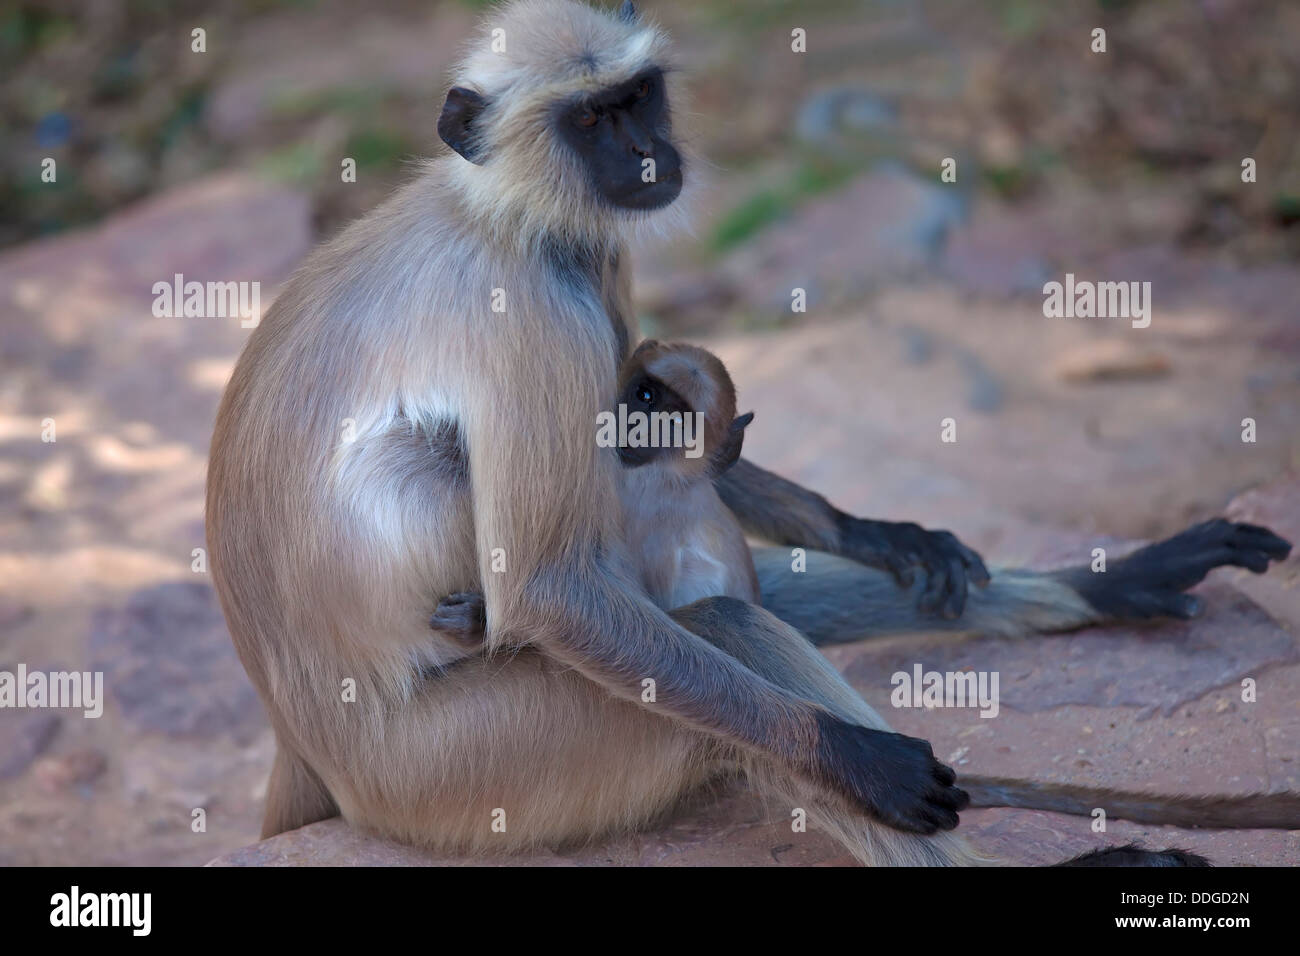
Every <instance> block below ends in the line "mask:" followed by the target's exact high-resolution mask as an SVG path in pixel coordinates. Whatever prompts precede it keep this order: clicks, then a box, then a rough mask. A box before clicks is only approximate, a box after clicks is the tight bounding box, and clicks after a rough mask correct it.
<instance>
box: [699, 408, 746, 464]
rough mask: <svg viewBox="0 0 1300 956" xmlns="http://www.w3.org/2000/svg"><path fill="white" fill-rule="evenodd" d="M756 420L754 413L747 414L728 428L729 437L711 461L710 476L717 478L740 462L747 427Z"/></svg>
mask: <svg viewBox="0 0 1300 956" xmlns="http://www.w3.org/2000/svg"><path fill="white" fill-rule="evenodd" d="M753 420H754V413H753V412H746V413H745V414H743V415H741V416H740V417H739V418H737V419H736V420H735V421H733V422H732V423H731V424H730V425H729V426H728V427H727V437H726V439H725V440H723V442H722V446H721V447H720V448H718V450H717V451H715V452H714V453H713V455H712V456H711V457H710V459H709V465H710V468H709V474H710V476H711V477H713V478H717V477H718V476H719V475H721V474H722V473H723V472H725V471H726V470H727V469H728V468H730V467H731V466H732V465H734V464H735V463H736V462H738V461H739V460H740V448H741V446H742V445H743V444H744V443H745V426H746V425H748V424H749V423H750V422H752V421H753Z"/></svg>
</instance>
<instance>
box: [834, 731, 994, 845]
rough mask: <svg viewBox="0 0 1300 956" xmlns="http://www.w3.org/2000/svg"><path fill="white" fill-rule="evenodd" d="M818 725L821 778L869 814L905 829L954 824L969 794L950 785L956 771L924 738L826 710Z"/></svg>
mask: <svg viewBox="0 0 1300 956" xmlns="http://www.w3.org/2000/svg"><path fill="white" fill-rule="evenodd" d="M818 728H819V730H820V732H821V739H820V741H819V747H818V751H819V754H820V757H821V761H822V768H823V773H822V776H823V779H826V780H827V782H828V783H830V784H831V785H832V787H833V788H834V789H836V790H838V791H839V792H840V793H841V794H843V795H844V796H846V797H847V798H848V799H849V800H850V801H851V802H852V803H853V804H854V805H855V806H857V807H859V808H860V809H861V810H862V811H863V812H864V813H866V814H867V815H868V816H870V817H872V818H873V819H876V820H879V821H880V822H881V823H884V824H886V825H887V826H891V827H894V828H895V829H897V830H905V831H907V832H910V833H923V834H930V833H934V832H935V831H936V830H951V829H952V828H953V827H955V826H957V823H958V817H957V813H958V811H959V810H962V809H964V808H965V807H966V806H968V805H969V803H970V797H969V796H968V795H967V794H966V792H965V791H964V790H961V789H959V788H958V787H956V786H954V783H955V781H956V774H955V773H953V771H952V768H951V767H946V766H944V765H943V764H941V763H940V762H939V761H938V760H936V759H935V757H934V750H933V748H932V747H931V746H930V744H929V742H927V741H925V740H921V739H919V738H916V737H906V736H904V735H903V734H896V733H891V732H889V731H883V730H872V729H870V728H867V727H861V726H858V725H857V724H850V723H848V722H846V721H843V720H840V719H839V718H837V717H833V716H831V715H830V714H826V715H824V718H823V719H819V720H818Z"/></svg>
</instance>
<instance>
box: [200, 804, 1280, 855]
mask: <svg viewBox="0 0 1300 956" xmlns="http://www.w3.org/2000/svg"><path fill="white" fill-rule="evenodd" d="M1090 823H1091V821H1090V820H1088V819H1087V818H1084V817H1076V816H1069V815H1066V814H1061V813H1043V812H1040V811H1029V810H1008V809H1002V808H994V809H987V810H970V811H967V812H966V813H964V814H963V815H962V831H963V833H964V834H965V835H966V837H967V839H969V840H970V841H971V843H972V844H973V845H974V846H975V848H976V849H977V850H978V851H979V852H980V853H982V854H984V855H986V856H987V857H989V858H991V859H994V860H997V861H1000V862H1002V863H1004V864H1010V865H1014V866H1041V865H1044V864H1049V863H1059V862H1061V861H1062V860H1066V859H1069V858H1071V857H1074V856H1078V855H1079V854H1081V853H1086V852H1088V851H1089V850H1095V849H1098V848H1100V847H1104V846H1115V845H1121V844H1125V843H1131V842H1136V843H1139V844H1142V845H1144V846H1147V847H1150V848H1167V847H1177V848H1179V849H1183V850H1191V851H1193V852H1196V853H1200V854H1202V855H1203V856H1206V857H1207V858H1209V859H1210V860H1211V861H1212V862H1214V863H1215V864H1216V865H1218V866H1288V865H1294V864H1295V863H1296V860H1297V859H1298V858H1300V833H1296V832H1290V833H1288V832H1283V831H1276V830H1185V829H1179V828H1177V827H1153V826H1142V825H1139V824H1133V823H1127V822H1124V821H1111V822H1110V823H1109V824H1108V826H1107V832H1106V833H1103V834H1098V833H1093V832H1092V830H1091V828H1090ZM208 865H209V866H853V865H854V861H853V859H852V858H851V857H848V856H847V855H846V854H844V852H843V851H842V850H841V849H840V847H839V846H838V845H837V844H835V843H834V841H832V840H831V839H830V838H829V837H828V836H826V835H825V834H821V833H817V832H815V831H809V832H806V833H792V832H790V826H789V824H788V823H786V822H782V821H775V822H774V821H772V820H771V818H770V817H768V818H767V820H764V818H763V816H762V815H761V807H759V806H758V804H757V803H756V802H755V801H752V800H750V799H749V798H746V797H743V796H740V795H732V796H728V797H724V798H722V799H720V800H719V801H718V802H717V803H716V804H713V805H711V806H705V807H703V808H701V809H698V810H695V811H693V812H689V813H686V814H684V815H683V816H682V817H681V818H680V819H678V820H677V821H676V822H674V823H673V824H671V825H670V826H667V827H665V828H663V829H662V830H659V831H655V832H652V833H646V834H634V835H632V836H628V837H623V838H620V839H618V840H614V841H611V842H609V843H605V844H601V845H599V846H593V847H585V848H578V849H572V850H562V851H551V850H543V851H536V852H531V853H520V854H515V855H504V854H502V855H491V854H489V855H485V856H481V857H464V856H447V855H441V854H437V853H431V852H428V851H426V850H420V849H417V848H415V847H410V846H404V845H402V844H400V843H394V842H392V841H391V840H385V839H382V838H380V837H376V836H371V835H368V834H365V833H362V832H361V831H359V830H356V829H354V828H352V827H351V826H349V825H348V824H347V823H345V822H344V821H343V820H341V819H338V818H335V819H332V820H324V821H322V822H320V823H313V824H312V825H310V826H306V827H302V828H301V829H298V830H293V831H290V832H289V833H282V834H280V835H279V836H276V837H272V838H271V839H269V840H263V841H261V842H260V843H256V844H254V845H252V846H248V847H244V848H243V849H240V850H235V851H234V852H232V853H227V854H225V855H223V856H220V857H218V858H217V859H215V860H212V861H211V862H210V863H209V864H208Z"/></svg>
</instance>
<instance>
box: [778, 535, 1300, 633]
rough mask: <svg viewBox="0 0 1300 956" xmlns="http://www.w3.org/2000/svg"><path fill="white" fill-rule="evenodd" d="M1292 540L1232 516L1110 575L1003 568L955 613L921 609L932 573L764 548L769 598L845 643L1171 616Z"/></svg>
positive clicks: (1259, 565) (810, 627)
mask: <svg viewBox="0 0 1300 956" xmlns="http://www.w3.org/2000/svg"><path fill="white" fill-rule="evenodd" d="M1290 550H1291V545H1290V544H1289V543H1288V542H1287V541H1284V540H1283V539H1282V538H1279V537H1278V536H1277V535H1275V534H1273V533H1272V532H1270V531H1269V530H1268V529H1266V528H1260V527H1256V526H1254V525H1246V524H1235V523H1233V522H1229V521H1225V520H1223V519H1215V520H1213V521H1206V522H1203V523H1202V524H1199V525H1195V526H1194V527H1192V528H1189V529H1187V530H1186V531H1184V532H1182V533H1180V534H1177V535H1174V536H1173V537H1172V538H1167V539H1165V540H1164V541H1159V542H1157V543H1155V544H1152V545H1148V546H1146V547H1144V548H1139V549H1138V550H1137V551H1135V552H1133V553H1132V554H1131V555H1128V556H1127V557H1124V558H1121V559H1120V560H1119V561H1115V562H1113V563H1112V565H1111V567H1110V569H1109V570H1108V571H1107V572H1106V573H1104V574H1094V573H1092V571H1091V570H1090V569H1089V568H1088V567H1086V566H1085V567H1077V568H1067V569H1065V570H1062V571H1051V572H1040V571H1026V570H1016V569H1009V568H997V569H994V570H993V572H992V580H991V581H990V583H989V584H988V585H987V586H985V587H982V588H978V587H977V588H971V589H970V590H969V591H968V592H967V596H966V607H965V610H964V611H963V612H962V615H961V616H960V617H958V618H955V619H949V618H944V617H942V616H939V615H931V614H924V613H922V612H921V611H919V610H918V609H917V598H918V595H919V594H920V593H921V592H922V590H923V589H924V588H925V582H924V581H917V582H915V583H913V585H912V587H911V588H910V589H904V588H900V587H899V586H898V584H897V582H896V580H895V578H894V577H893V576H891V575H890V574H888V573H886V572H884V571H879V570H876V569H875V568H870V567H867V566H866V565H863V564H859V563H858V562H856V561H852V560H849V559H846V558H842V557H837V556H835V555H831V554H826V553H824V552H820V551H808V552H807V559H806V560H807V567H806V570H804V571H795V570H793V569H792V560H791V556H790V551H789V549H784V548H757V549H755V550H754V563H755V565H756V566H757V569H758V580H759V586H760V588H761V589H762V593H763V606H764V607H765V608H767V609H768V610H770V611H771V612H772V613H773V614H775V615H776V616H777V617H779V618H781V619H782V620H783V621H785V622H786V623H788V624H790V625H791V626H793V627H795V628H796V629H798V630H799V631H800V632H801V633H803V634H804V635H805V636H806V637H807V638H808V639H809V640H811V641H812V642H813V643H814V644H818V645H821V644H838V643H844V642H847V641H856V640H860V639H862V638H867V637H876V636H880V635H884V634H900V633H913V632H920V631H946V632H950V633H951V632H957V633H984V634H1007V635H1014V634H1022V635H1027V634H1041V633H1050V632H1054V631H1068V630H1074V629H1076V628H1080V627H1086V626H1089V625H1092V624H1102V623H1106V622H1112V621H1124V620H1140V619H1146V618H1152V617H1160V616H1169V617H1181V618H1188V617H1192V616H1194V615H1195V614H1197V613H1198V612H1199V610H1200V602H1199V601H1198V599H1197V598H1195V597H1193V596H1191V595H1187V594H1184V593H1182V592H1183V591H1185V590H1186V589H1187V588H1190V587H1191V586H1193V585H1194V584H1197V583H1198V582H1200V581H1201V580H1203V579H1204V578H1205V576H1206V575H1207V574H1208V573H1209V572H1210V571H1211V570H1212V569H1214V568H1216V567H1221V566H1234V567H1242V568H1248V569H1250V570H1251V571H1254V572H1256V573H1262V572H1264V571H1266V570H1267V569H1268V564H1269V561H1272V560H1282V559H1283V558H1285V557H1286V556H1287V555H1288V554H1289V553H1290Z"/></svg>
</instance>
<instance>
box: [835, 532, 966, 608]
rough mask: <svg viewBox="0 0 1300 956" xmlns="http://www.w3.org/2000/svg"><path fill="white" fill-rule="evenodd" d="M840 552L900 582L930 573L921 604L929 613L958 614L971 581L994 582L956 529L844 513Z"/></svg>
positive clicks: (902, 584)
mask: <svg viewBox="0 0 1300 956" xmlns="http://www.w3.org/2000/svg"><path fill="white" fill-rule="evenodd" d="M839 524H840V549H839V550H840V553H841V554H843V555H844V557H846V558H852V559H853V560H854V561H857V562H858V563H860V564H865V565H867V566H868V567H872V568H879V569H881V570H882V571H888V572H889V573H890V574H891V575H893V577H894V580H895V581H897V582H898V585H899V587H904V588H910V587H911V586H912V582H913V580H914V577H915V572H916V571H917V569H920V570H922V571H924V572H925V576H926V579H925V588H924V590H922V592H921V599H920V602H919V607H920V609H921V610H922V611H924V612H926V613H927V614H936V613H937V614H939V615H941V616H942V617H945V618H950V619H951V618H957V617H960V616H961V612H962V611H963V610H964V609H965V607H966V592H967V589H968V583H969V584H975V585H978V586H979V587H983V586H984V585H986V584H988V583H989V572H988V568H986V567H984V562H983V560H981V558H980V556H979V555H978V554H976V553H975V552H974V551H972V550H971V549H970V548H968V547H966V545H964V544H962V543H961V542H960V541H959V540H957V536H956V535H954V534H953V533H952V532H951V531H927V530H926V529H925V528H922V527H921V526H920V525H919V524H913V523H911V522H910V521H903V522H896V521H871V520H868V519H866V518H854V517H853V516H852V515H843V516H841V518H840V519H839Z"/></svg>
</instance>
